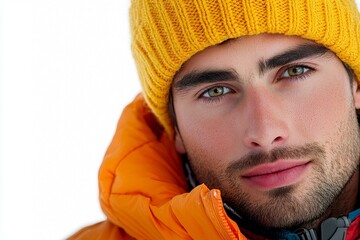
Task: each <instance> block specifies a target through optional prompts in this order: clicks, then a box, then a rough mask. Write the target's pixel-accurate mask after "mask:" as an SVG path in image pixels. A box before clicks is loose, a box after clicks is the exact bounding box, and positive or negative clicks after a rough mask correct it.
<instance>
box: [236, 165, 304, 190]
mask: <svg viewBox="0 0 360 240" xmlns="http://www.w3.org/2000/svg"><path fill="white" fill-rule="evenodd" d="M308 167H309V163H307V164H303V165H299V166H295V167H292V168H288V169H285V170H283V171H279V172H274V173H269V174H264V175H258V176H252V177H243V178H242V179H243V180H244V181H245V182H247V183H248V184H250V185H251V186H252V187H255V188H260V189H264V190H272V189H276V188H281V187H286V186H290V185H292V184H295V183H297V182H298V181H300V179H301V177H302V176H303V175H304V173H305V172H306V170H307V169H308Z"/></svg>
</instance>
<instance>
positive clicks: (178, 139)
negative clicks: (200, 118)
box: [175, 128, 186, 154]
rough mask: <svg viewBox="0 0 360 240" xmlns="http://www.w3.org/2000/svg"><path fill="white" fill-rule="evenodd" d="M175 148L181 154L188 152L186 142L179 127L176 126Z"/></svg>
mask: <svg viewBox="0 0 360 240" xmlns="http://www.w3.org/2000/svg"><path fill="white" fill-rule="evenodd" d="M175 148H176V151H177V152H178V153H180V154H185V153H186V150H185V146H184V142H183V140H182V138H181V135H180V133H179V130H178V128H175Z"/></svg>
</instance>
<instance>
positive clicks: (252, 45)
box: [175, 34, 316, 81]
mask: <svg viewBox="0 0 360 240" xmlns="http://www.w3.org/2000/svg"><path fill="white" fill-rule="evenodd" d="M304 44H316V43H315V42H313V41H310V40H308V39H304V38H301V37H297V36H285V35H282V34H259V35H254V36H244V37H239V38H236V39H230V40H227V41H225V42H223V43H221V44H218V45H214V46H211V47H208V48H206V49H204V50H203V51H200V52H198V53H196V54H195V55H193V56H192V57H191V58H190V59H188V60H187V61H186V62H185V63H184V64H183V65H182V67H181V69H180V70H179V71H178V73H177V75H176V77H175V81H176V79H179V78H181V77H182V76H183V75H184V74H186V73H188V72H192V71H201V70H209V68H210V69H211V68H228V67H229V63H231V64H234V65H236V64H240V65H241V66H242V68H249V67H251V66H250V65H253V64H254V63H256V64H257V63H258V62H259V61H261V60H263V59H267V58H271V57H273V56H274V55H276V54H279V53H281V52H283V51H286V50H289V49H293V48H295V47H296V46H300V45H304Z"/></svg>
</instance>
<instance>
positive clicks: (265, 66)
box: [173, 44, 329, 91]
mask: <svg viewBox="0 0 360 240" xmlns="http://www.w3.org/2000/svg"><path fill="white" fill-rule="evenodd" d="M327 52H329V49H327V48H326V47H324V46H322V45H319V44H302V45H300V46H298V47H296V48H294V49H290V50H287V51H285V52H283V53H280V54H278V55H275V56H274V57H271V58H269V59H266V60H261V61H259V63H258V68H259V72H260V74H264V73H265V72H266V71H269V70H271V69H274V68H277V67H280V66H283V65H285V64H288V63H291V62H294V61H297V60H300V59H304V58H308V57H313V56H321V55H323V54H325V53H327ZM230 80H231V81H236V80H239V75H238V73H237V72H236V71H235V70H234V69H228V70H205V71H193V72H190V73H188V74H186V75H185V76H184V77H182V78H181V79H180V80H178V81H176V82H175V83H174V85H173V87H174V89H175V90H177V91H185V90H187V89H188V88H191V87H195V86H198V85H200V84H203V83H213V82H224V81H230Z"/></svg>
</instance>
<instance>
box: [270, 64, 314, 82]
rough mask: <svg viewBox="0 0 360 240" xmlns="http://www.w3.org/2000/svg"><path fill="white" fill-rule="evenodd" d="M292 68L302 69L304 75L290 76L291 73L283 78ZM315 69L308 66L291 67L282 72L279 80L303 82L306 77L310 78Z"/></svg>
mask: <svg viewBox="0 0 360 240" xmlns="http://www.w3.org/2000/svg"><path fill="white" fill-rule="evenodd" d="M291 68H302V69H303V73H300V74H299V75H295V76H290V75H289V73H288V74H287V75H288V76H285V77H283V75H284V74H285V73H286V72H288V71H289V70H290V69H291ZM314 70H315V69H314V68H312V67H309V66H306V65H291V66H286V67H284V70H283V71H280V72H281V74H280V76H279V78H277V80H289V81H296V80H303V79H305V78H306V77H308V76H309V75H310V74H311V73H312V72H313V71H314Z"/></svg>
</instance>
